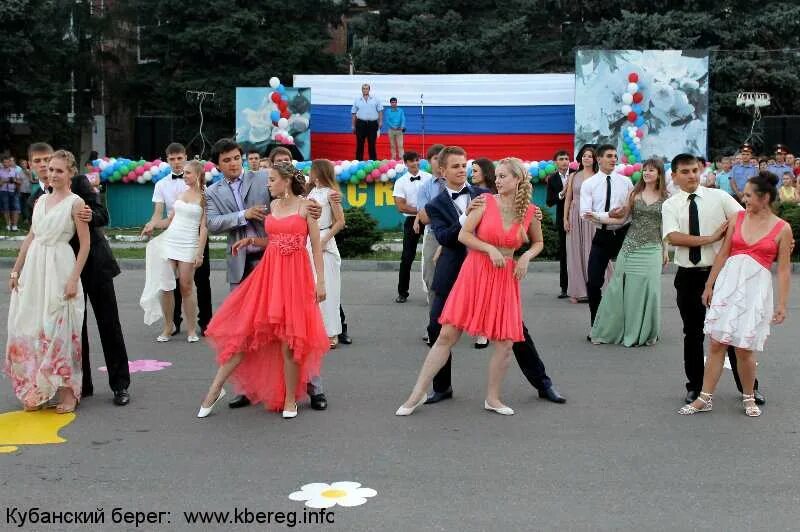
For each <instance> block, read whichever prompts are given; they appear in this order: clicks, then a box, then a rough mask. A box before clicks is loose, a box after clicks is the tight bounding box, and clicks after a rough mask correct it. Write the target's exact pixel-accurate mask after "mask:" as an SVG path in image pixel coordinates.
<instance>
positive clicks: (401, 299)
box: [394, 296, 408, 303]
mask: <svg viewBox="0 0 800 532" xmlns="http://www.w3.org/2000/svg"><path fill="white" fill-rule="evenodd" d="M406 301H408V296H397V297H396V298H395V300H394V302H395V303H405V302H406Z"/></svg>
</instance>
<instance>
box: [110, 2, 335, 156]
mask: <svg viewBox="0 0 800 532" xmlns="http://www.w3.org/2000/svg"><path fill="white" fill-rule="evenodd" d="M118 4H119V6H118V8H117V9H118V11H117V13H118V18H119V19H120V20H127V21H131V23H132V24H134V25H138V26H140V28H141V29H140V31H139V32H138V33H139V36H140V37H139V39H138V44H139V45H140V50H141V55H142V56H144V57H143V59H146V60H147V61H146V62H142V63H141V64H135V65H132V66H131V67H130V68H129V71H130V72H129V75H127V76H125V77H124V79H119V80H117V84H116V87H115V90H118V91H120V92H121V94H122V95H123V98H125V99H126V100H128V101H131V102H135V105H136V107H137V109H138V110H139V111H140V112H141V113H142V114H161V115H172V116H175V117H177V121H176V131H175V137H176V138H177V139H183V140H184V141H188V140H189V139H191V138H192V137H193V136H194V135H195V134H196V133H197V130H198V124H199V121H200V117H199V116H198V108H197V104H196V103H189V102H187V98H186V91H187V90H201V91H208V92H214V93H215V98H214V100H213V102H208V103H206V104H205V105H204V108H203V111H204V120H205V124H204V132H205V134H206V136H207V137H208V138H209V139H211V141H212V142H213V141H214V140H215V139H216V138H219V137H222V136H226V135H228V136H230V135H232V134H233V133H234V116H235V90H236V87H237V86H239V87H242V86H265V85H266V84H267V82H268V80H269V78H270V77H271V76H277V77H279V78H280V79H281V81H282V82H283V83H284V84H286V85H290V84H291V81H292V74H294V73H296V72H315V73H327V72H334V71H335V70H336V67H337V62H336V61H337V58H336V57H334V56H333V55H331V54H329V53H326V52H324V49H325V48H326V46H327V44H328V42H329V40H330V35H329V28H330V27H332V26H336V25H337V24H339V22H340V20H341V15H342V13H343V11H342V10H343V6H342V5H341V3H339V2H335V1H333V0H302V1H296V2H284V1H279V0H261V1H259V2H246V1H242V0H237V1H230V0H209V1H206V2H203V3H202V9H199V8H198V7H199V6H198V4H197V2H194V1H189V0H132V1H130V2H119V3H118ZM133 29H134V30H135V26H134V28H133ZM135 37H136V32H135V31H129V38H131V39H132V42H133V43H134V44H136V43H137V40H136V39H135ZM191 148H194V149H199V144H193V145H192V146H191Z"/></svg>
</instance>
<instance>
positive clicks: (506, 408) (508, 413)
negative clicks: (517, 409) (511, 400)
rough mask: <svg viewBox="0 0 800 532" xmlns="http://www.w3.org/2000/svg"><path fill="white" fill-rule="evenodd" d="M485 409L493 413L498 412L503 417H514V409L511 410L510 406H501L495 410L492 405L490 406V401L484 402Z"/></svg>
mask: <svg viewBox="0 0 800 532" xmlns="http://www.w3.org/2000/svg"><path fill="white" fill-rule="evenodd" d="M483 408H484V409H485V410H490V411H492V412H497V413H498V414H501V415H503V416H513V415H514V409H513V408H511V407H510V406H500V407H497V408H495V407H493V406H492V405H490V404H489V401H484V402H483Z"/></svg>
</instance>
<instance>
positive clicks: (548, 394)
mask: <svg viewBox="0 0 800 532" xmlns="http://www.w3.org/2000/svg"><path fill="white" fill-rule="evenodd" d="M539 398H541V399H547V400H548V401H550V402H552V403H558V404H564V403H566V402H567V399H566V397H564V396H563V395H561V394H560V393H558V390H556V387H555V386H551V387H549V388H548V389H546V390H539Z"/></svg>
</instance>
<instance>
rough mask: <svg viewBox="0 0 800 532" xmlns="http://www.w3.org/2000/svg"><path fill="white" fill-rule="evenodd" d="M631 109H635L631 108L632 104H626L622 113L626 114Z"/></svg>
mask: <svg viewBox="0 0 800 532" xmlns="http://www.w3.org/2000/svg"><path fill="white" fill-rule="evenodd" d="M631 111H633V109H631V106H630V105H627V104H626V105H623V106H622V114H624V115H626V114H628V113H630V112H631Z"/></svg>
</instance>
